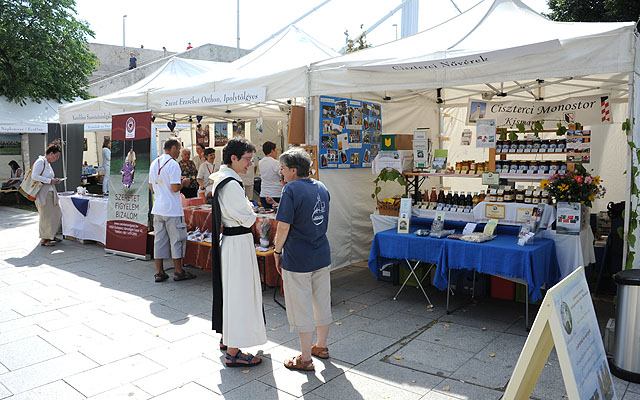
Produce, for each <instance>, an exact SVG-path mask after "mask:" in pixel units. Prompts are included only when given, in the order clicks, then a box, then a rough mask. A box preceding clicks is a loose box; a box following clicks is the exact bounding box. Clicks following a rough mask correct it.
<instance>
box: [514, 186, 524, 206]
mask: <svg viewBox="0 0 640 400" xmlns="http://www.w3.org/2000/svg"><path fill="white" fill-rule="evenodd" d="M516 202H518V203H524V186H519V187H518V188H517V189H516Z"/></svg>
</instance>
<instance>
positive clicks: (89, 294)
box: [0, 207, 640, 400]
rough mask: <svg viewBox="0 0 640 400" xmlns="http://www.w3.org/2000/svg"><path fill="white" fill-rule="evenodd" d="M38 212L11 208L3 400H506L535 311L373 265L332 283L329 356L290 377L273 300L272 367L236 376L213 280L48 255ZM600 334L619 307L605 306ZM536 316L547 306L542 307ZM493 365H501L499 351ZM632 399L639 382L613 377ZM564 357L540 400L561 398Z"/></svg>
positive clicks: (2, 218)
mask: <svg viewBox="0 0 640 400" xmlns="http://www.w3.org/2000/svg"><path fill="white" fill-rule="evenodd" d="M37 233H38V218H37V214H35V213H31V212H27V211H21V210H15V209H12V208H6V207H0V304H2V307H0V399H12V400H25V399H65V400H75V399H86V398H90V399H181V400H182V399H216V398H224V399H296V398H304V399H313V400H322V399H354V400H355V399H424V400H426V399H437V400H442V399H500V398H501V397H502V395H503V391H504V388H505V387H506V384H507V382H508V380H509V378H510V376H511V372H512V371H513V368H514V366H515V364H516V362H517V360H518V356H519V354H520V350H521V349H522V346H523V345H524V342H525V340H526V332H525V330H524V325H525V323H524V316H523V314H524V306H523V305H522V304H520V303H514V302H507V301H499V300H492V299H486V298H482V299H478V300H477V301H475V302H472V301H470V299H469V298H467V297H465V296H462V295H456V296H454V308H456V311H455V312H453V313H452V314H449V315H447V314H446V313H445V307H444V304H445V294H444V293H443V292H439V291H438V290H436V289H435V288H433V287H428V288H427V292H428V294H429V296H430V298H431V300H432V301H433V303H434V305H435V307H434V308H433V309H430V308H428V307H427V306H426V304H427V303H426V301H425V299H424V297H423V295H422V293H421V292H419V291H418V290H416V289H415V288H411V287H409V288H406V289H405V290H404V291H403V292H402V293H401V294H400V296H398V299H397V300H396V301H394V300H392V297H393V296H394V295H395V293H396V291H397V289H398V287H397V286H393V285H392V284H391V283H388V282H380V281H376V280H375V278H374V277H373V276H372V275H371V273H370V272H369V270H368V269H367V268H366V262H361V263H357V264H354V265H352V266H350V267H346V268H342V269H340V270H337V271H333V272H332V274H331V283H332V301H333V309H332V310H333V316H334V323H333V324H332V326H331V331H330V335H329V347H330V351H331V358H330V359H328V360H320V359H316V360H314V364H315V365H316V371H315V372H314V373H298V372H293V371H289V370H287V369H285V368H284V367H283V365H282V362H283V360H284V359H285V358H287V357H289V356H291V355H295V354H297V352H298V350H297V349H298V341H297V336H296V335H295V334H292V333H291V332H289V326H288V323H287V319H286V314H285V312H284V310H282V309H281V308H280V307H279V306H278V305H277V304H276V303H275V302H274V301H273V298H272V296H273V289H267V290H266V291H265V292H264V308H265V315H266V318H267V337H268V339H269V341H268V343H267V344H265V345H263V346H258V347H257V348H252V349H244V350H248V351H252V352H254V353H257V354H259V355H261V356H262V357H263V358H264V362H263V363H262V365H260V366H258V367H255V368H251V369H246V370H243V369H241V368H229V369H227V368H225V367H224V365H223V364H224V359H223V355H222V353H221V352H220V351H219V350H218V341H219V336H218V335H217V334H216V333H214V332H212V331H211V328H210V326H211V316H210V306H211V303H210V302H211V299H210V296H211V285H210V280H209V276H208V274H205V273H203V272H202V271H200V270H198V269H194V270H193V271H194V273H195V274H197V275H198V279H195V280H192V281H186V282H173V281H172V280H169V281H166V282H163V283H161V284H156V283H154V282H153V274H154V272H155V267H154V265H153V263H152V262H148V261H147V262H145V261H131V260H128V259H126V258H123V257H117V256H106V255H105V253H104V249H103V248H102V247H100V246H98V245H95V244H81V243H78V242H75V241H70V240H65V241H63V242H62V243H60V244H59V245H57V246H55V247H41V246H38V238H37ZM596 310H597V313H598V319H599V321H600V323H601V326H602V325H603V324H604V323H605V322H606V320H607V319H608V318H609V317H611V316H612V315H611V314H612V310H613V306H611V305H610V304H607V303H606V302H604V303H602V304H600V303H598V304H596ZM530 311H531V319H532V320H533V318H534V316H535V311H536V308H535V307H531V310H530ZM492 354H493V355H494V356H490V355H492ZM614 382H615V388H616V391H617V394H618V398H620V399H629V400H631V399H640V385H636V384H628V383H627V382H625V381H622V380H620V379H618V378H615V377H614ZM564 395H565V389H564V385H563V381H562V376H561V372H560V368H559V365H558V361H557V357H556V356H555V353H552V356H551V357H550V358H549V360H548V362H547V364H546V365H545V368H544V370H543V372H542V375H541V377H540V380H539V382H538V384H537V386H536V388H535V390H534V392H533V397H532V398H534V399H541V400H542V399H563V398H565V397H563V396H564Z"/></svg>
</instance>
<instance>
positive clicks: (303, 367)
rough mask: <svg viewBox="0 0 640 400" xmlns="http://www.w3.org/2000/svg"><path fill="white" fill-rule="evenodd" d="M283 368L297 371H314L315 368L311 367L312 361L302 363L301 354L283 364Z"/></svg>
mask: <svg viewBox="0 0 640 400" xmlns="http://www.w3.org/2000/svg"><path fill="white" fill-rule="evenodd" d="M284 366H285V367H286V368H288V369H295V370H298V371H315V369H316V367H314V366H313V360H309V361H302V354H300V355H298V356H296V357H291V358H290V359H288V360H286V361H285V362H284Z"/></svg>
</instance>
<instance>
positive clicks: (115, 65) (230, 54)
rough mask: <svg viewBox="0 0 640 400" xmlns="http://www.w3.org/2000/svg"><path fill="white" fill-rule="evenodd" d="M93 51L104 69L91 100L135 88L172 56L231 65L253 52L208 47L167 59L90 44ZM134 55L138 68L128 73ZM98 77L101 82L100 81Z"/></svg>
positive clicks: (91, 89) (94, 81)
mask: <svg viewBox="0 0 640 400" xmlns="http://www.w3.org/2000/svg"><path fill="white" fill-rule="evenodd" d="M90 47H92V51H94V48H95V51H94V54H96V55H97V56H98V59H99V60H100V67H99V68H102V69H101V70H99V71H96V72H95V73H94V77H96V79H94V78H92V79H91V84H90V86H89V94H91V95H92V96H103V95H106V94H109V93H113V92H116V91H118V90H121V89H124V88H126V87H127V86H131V85H133V84H134V83H136V82H138V81H139V80H141V79H143V78H145V77H147V76H149V75H150V74H151V73H153V72H154V71H155V70H157V69H158V68H159V67H160V66H161V65H163V64H164V63H165V62H166V61H167V60H168V58H169V57H171V56H175V57H180V58H186V59H191V60H205V61H218V62H231V61H233V60H236V59H238V58H240V57H242V56H244V55H246V54H248V53H249V52H250V50H244V49H236V48H235V47H227V46H219V45H215V44H205V45H202V46H198V47H195V48H193V49H191V50H188V51H184V52H181V53H172V52H167V57H163V54H164V53H163V51H162V50H160V51H158V50H150V49H139V48H138V49H136V48H132V47H126V48H123V47H121V46H113V45H102V44H95V43H93V44H90ZM131 51H133V52H134V54H135V55H136V58H137V59H138V68H136V69H133V70H129V53H130V52H131ZM98 74H101V75H98ZM98 76H100V77H101V79H97V78H98Z"/></svg>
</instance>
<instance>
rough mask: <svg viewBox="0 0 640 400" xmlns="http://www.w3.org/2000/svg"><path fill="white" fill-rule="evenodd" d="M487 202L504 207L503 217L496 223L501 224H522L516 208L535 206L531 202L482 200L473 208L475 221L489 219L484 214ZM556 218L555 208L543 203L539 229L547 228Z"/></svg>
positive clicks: (532, 207) (531, 208) (531, 207)
mask: <svg viewBox="0 0 640 400" xmlns="http://www.w3.org/2000/svg"><path fill="white" fill-rule="evenodd" d="M487 204H498V205H501V206H504V207H505V210H504V219H499V220H498V223H499V224H502V225H522V222H518V221H517V215H518V209H519V208H528V209H530V210H533V209H534V208H535V207H536V206H535V205H533V204H525V203H496V202H489V201H482V202H480V203H478V205H476V206H475V207H474V208H473V216H474V218H475V221H476V222H487V221H489V219H488V218H487V217H486V215H485V210H486V205H487ZM555 220H556V208H555V207H554V206H551V205H549V204H545V207H544V212H543V213H542V220H541V221H540V229H547V227H549V226H551V224H553V222H554V221H555Z"/></svg>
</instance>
